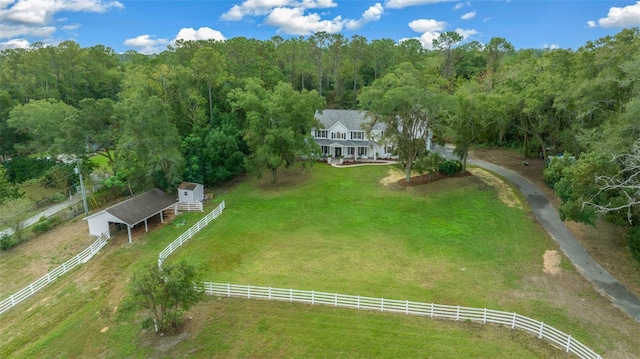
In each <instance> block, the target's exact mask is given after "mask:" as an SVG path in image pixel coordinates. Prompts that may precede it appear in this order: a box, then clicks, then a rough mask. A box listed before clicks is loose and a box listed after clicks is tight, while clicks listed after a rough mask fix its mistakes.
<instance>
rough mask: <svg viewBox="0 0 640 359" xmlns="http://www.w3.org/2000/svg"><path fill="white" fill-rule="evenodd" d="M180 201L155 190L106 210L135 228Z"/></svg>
mask: <svg viewBox="0 0 640 359" xmlns="http://www.w3.org/2000/svg"><path fill="white" fill-rule="evenodd" d="M177 202H178V200H177V199H175V198H173V197H171V196H169V195H168V194H166V193H164V192H162V191H161V190H159V189H157V188H154V189H152V190H150V191H147V192H145V193H143V194H140V195H138V196H135V197H133V198H130V199H128V200H126V201H124V202H121V203H118V204H116V205H115V206H111V207H109V208H107V209H105V210H104V212H107V213H109V214H111V215H113V216H114V217H116V218H118V219H120V220H121V221H122V222H123V223H125V224H128V225H130V226H133V225H135V224H137V223H140V222H142V221H144V220H145V219H147V218H149V217H151V216H154V215H156V214H157V213H159V212H161V211H163V210H165V209H167V208H169V207H171V206H172V205H174V204H175V203H177Z"/></svg>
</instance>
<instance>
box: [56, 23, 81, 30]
mask: <svg viewBox="0 0 640 359" xmlns="http://www.w3.org/2000/svg"><path fill="white" fill-rule="evenodd" d="M80 26H81V25H80V24H69V25H64V26H63V27H61V29H62V30H66V31H70V30H77V29H79V28H80Z"/></svg>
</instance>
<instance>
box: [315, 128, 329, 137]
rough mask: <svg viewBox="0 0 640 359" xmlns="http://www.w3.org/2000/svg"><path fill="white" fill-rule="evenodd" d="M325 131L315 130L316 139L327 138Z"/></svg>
mask: <svg viewBox="0 0 640 359" xmlns="http://www.w3.org/2000/svg"><path fill="white" fill-rule="evenodd" d="M327 132H328V131H327V130H316V138H327Z"/></svg>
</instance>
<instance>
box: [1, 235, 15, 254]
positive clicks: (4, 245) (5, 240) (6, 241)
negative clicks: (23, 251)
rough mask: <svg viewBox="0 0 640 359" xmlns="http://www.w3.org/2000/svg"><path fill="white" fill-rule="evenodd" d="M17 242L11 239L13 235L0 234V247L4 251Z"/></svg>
mask: <svg viewBox="0 0 640 359" xmlns="http://www.w3.org/2000/svg"><path fill="white" fill-rule="evenodd" d="M16 244H17V243H15V241H14V240H13V236H10V235H7V234H3V235H2V236H0V249H1V250H3V251H6V250H7V249H9V248H11V247H14V246H15V245H16Z"/></svg>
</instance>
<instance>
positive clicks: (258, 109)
mask: <svg viewBox="0 0 640 359" xmlns="http://www.w3.org/2000/svg"><path fill="white" fill-rule="evenodd" d="M229 102H230V103H231V105H232V107H233V108H234V110H236V111H242V112H243V113H244V116H245V118H246V121H247V125H246V129H245V132H244V140H245V141H246V142H247V145H248V146H249V149H250V151H251V153H250V154H249V156H248V157H247V159H246V161H245V163H246V167H247V169H248V170H249V171H250V172H252V173H254V174H255V175H257V176H258V177H259V176H261V175H262V172H263V171H264V170H265V169H268V170H269V171H270V172H271V181H272V182H277V180H278V168H280V167H283V166H286V167H289V166H291V165H293V164H294V163H295V161H296V160H297V159H299V158H301V157H303V156H307V157H308V156H310V155H311V154H312V153H315V152H317V151H316V148H314V146H316V147H317V145H316V144H315V141H314V140H313V138H312V137H311V129H312V128H313V127H317V126H318V123H317V120H316V119H315V117H314V114H315V111H319V110H322V109H324V106H325V102H324V99H323V98H322V97H321V96H320V94H319V93H318V92H317V91H315V90H313V91H307V90H303V91H302V92H296V91H294V90H293V88H292V87H291V84H288V83H284V82H280V83H278V85H276V87H275V88H274V89H273V90H267V89H265V88H264V84H263V82H262V81H261V80H259V79H256V78H251V79H248V80H247V82H246V84H245V86H244V89H239V88H237V89H234V90H232V91H231V92H230V93H229Z"/></svg>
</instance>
